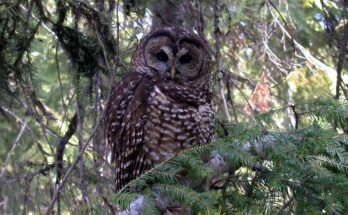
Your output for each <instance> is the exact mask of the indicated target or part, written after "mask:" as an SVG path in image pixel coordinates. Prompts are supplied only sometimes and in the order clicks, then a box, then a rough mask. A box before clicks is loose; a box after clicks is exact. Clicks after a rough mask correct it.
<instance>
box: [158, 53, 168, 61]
mask: <svg viewBox="0 0 348 215" xmlns="http://www.w3.org/2000/svg"><path fill="white" fill-rule="evenodd" d="M156 59H157V60H159V61H163V62H167V60H168V56H167V54H166V53H165V52H164V51H159V52H157V53H156Z"/></svg>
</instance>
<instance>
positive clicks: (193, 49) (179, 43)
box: [131, 27, 211, 84]
mask: <svg viewBox="0 0 348 215" xmlns="http://www.w3.org/2000/svg"><path fill="white" fill-rule="evenodd" d="M210 62H211V57H210V54H209V49H208V45H207V42H206V41H205V40H204V39H203V38H201V37H200V36H199V35H198V34H196V33H194V32H191V31H189V30H186V29H182V28H177V27H165V28H162V29H159V30H155V31H152V32H150V33H149V34H148V35H146V36H145V37H144V38H143V39H142V40H141V42H140V44H139V46H138V47H137V49H136V51H135V52H134V54H133V57H132V63H131V71H134V72H138V73H143V74H146V75H149V76H152V77H159V78H164V79H167V80H171V81H174V82H178V83H180V84H190V83H192V82H197V81H203V80H202V79H204V80H206V79H208V78H209V73H210V64H211V63H210Z"/></svg>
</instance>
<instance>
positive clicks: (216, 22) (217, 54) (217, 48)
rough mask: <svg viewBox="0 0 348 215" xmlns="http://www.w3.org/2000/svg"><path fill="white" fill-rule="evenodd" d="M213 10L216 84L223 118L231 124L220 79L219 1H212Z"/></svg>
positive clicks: (221, 69)
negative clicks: (218, 88) (222, 109)
mask: <svg viewBox="0 0 348 215" xmlns="http://www.w3.org/2000/svg"><path fill="white" fill-rule="evenodd" d="M213 10H214V36H215V62H216V71H217V75H218V82H219V87H220V92H219V93H220V97H221V100H222V105H223V108H224V113H225V116H226V117H227V121H228V122H231V116H230V114H229V112H228V106H227V102H226V97H225V92H224V91H225V90H224V83H223V79H222V71H223V68H222V61H221V52H220V51H221V50H220V48H221V31H220V26H219V25H220V2H219V0H214V1H213Z"/></svg>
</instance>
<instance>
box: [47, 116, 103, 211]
mask: <svg viewBox="0 0 348 215" xmlns="http://www.w3.org/2000/svg"><path fill="white" fill-rule="evenodd" d="M99 125H100V123H98V125H97V126H96V127H95V128H94V130H93V132H92V134H91V136H90V137H89V138H88V140H87V142H86V143H85V144H84V145H83V146H82V148H81V150H80V151H79V153H78V155H77V156H76V158H75V160H74V162H73V163H72V164H71V166H70V167H69V169H68V171H67V172H66V173H65V175H64V178H63V180H62V182H61V183H60V186H59V187H56V189H55V191H54V194H53V196H52V199H51V202H50V203H49V205H48V207H47V209H46V212H45V215H49V214H50V213H51V211H52V209H53V207H54V205H55V203H56V201H57V198H58V195H59V193H60V192H61V190H62V189H63V188H64V185H65V184H66V182H67V181H68V179H69V177H70V175H71V173H72V172H73V170H74V168H75V167H76V165H77V164H78V163H79V161H80V159H81V158H82V156H83V153H84V152H85V150H86V149H87V147H88V144H89V142H90V141H91V140H92V139H93V136H94V134H95V132H96V131H97V129H98V127H99Z"/></svg>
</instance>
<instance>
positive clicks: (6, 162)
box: [0, 120, 28, 181]
mask: <svg viewBox="0 0 348 215" xmlns="http://www.w3.org/2000/svg"><path fill="white" fill-rule="evenodd" d="M27 123H28V120H26V121H25V122H24V124H23V125H22V128H21V130H20V131H19V133H18V135H17V137H16V140H15V142H14V143H13V145H12V148H11V150H10V151H9V152H8V153H7V156H6V159H5V162H4V163H3V166H2V168H1V171H0V181H1V178H2V176H3V175H4V172H5V169H6V166H7V165H8V162H9V161H10V158H11V156H12V154H13V152H14V150H15V149H16V147H17V145H18V143H19V140H20V139H21V137H22V135H23V133H24V131H25V129H26V127H27Z"/></svg>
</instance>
